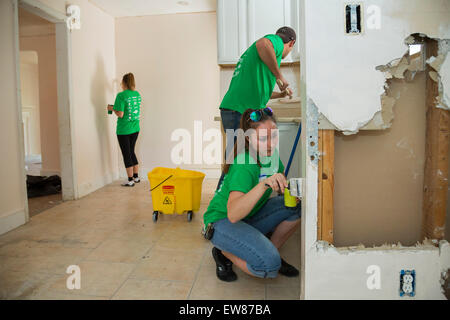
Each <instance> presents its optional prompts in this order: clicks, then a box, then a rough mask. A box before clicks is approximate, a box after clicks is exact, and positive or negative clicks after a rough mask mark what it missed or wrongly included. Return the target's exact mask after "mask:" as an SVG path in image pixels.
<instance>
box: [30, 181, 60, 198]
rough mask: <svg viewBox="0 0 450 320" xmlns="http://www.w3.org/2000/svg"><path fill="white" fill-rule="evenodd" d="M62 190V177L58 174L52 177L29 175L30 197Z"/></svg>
mask: <svg viewBox="0 0 450 320" xmlns="http://www.w3.org/2000/svg"><path fill="white" fill-rule="evenodd" d="M60 192H61V178H60V177H59V176H57V175H54V176H50V177H41V176H29V175H27V193H28V198H36V197H42V196H47V195H50V194H57V193H60Z"/></svg>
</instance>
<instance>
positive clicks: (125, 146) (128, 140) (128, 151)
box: [117, 132, 139, 168]
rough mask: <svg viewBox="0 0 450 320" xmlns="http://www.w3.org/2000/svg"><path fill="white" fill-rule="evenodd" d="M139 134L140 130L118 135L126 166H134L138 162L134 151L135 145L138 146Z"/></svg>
mask: <svg viewBox="0 0 450 320" xmlns="http://www.w3.org/2000/svg"><path fill="white" fill-rule="evenodd" d="M138 135H139V132H135V133H132V134H121V135H117V139H118V140H119V146H120V150H122V156H123V163H124V164H125V168H129V167H134V166H135V165H137V164H138V160H137V158H136V154H135V153H134V147H135V146H136V140H137V138H138Z"/></svg>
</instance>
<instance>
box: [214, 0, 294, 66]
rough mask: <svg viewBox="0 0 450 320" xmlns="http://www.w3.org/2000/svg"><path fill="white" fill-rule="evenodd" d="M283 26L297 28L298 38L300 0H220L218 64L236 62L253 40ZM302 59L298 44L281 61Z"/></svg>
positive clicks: (290, 61)
mask: <svg viewBox="0 0 450 320" xmlns="http://www.w3.org/2000/svg"><path fill="white" fill-rule="evenodd" d="M282 26H290V27H292V28H294V30H295V31H296V33H297V37H298V30H299V0H218V1H217V33H218V34H217V52H218V64H220V65H235V64H236V63H237V62H238V60H239V57H240V56H241V55H242V53H244V51H245V50H247V48H248V47H249V46H250V45H252V44H253V42H255V41H256V40H258V39H259V38H261V37H263V36H264V35H266V34H274V33H275V32H276V31H277V30H278V28H280V27H282ZM297 42H298V41H297ZM299 60H300V51H299V46H298V43H296V44H295V47H294V49H293V50H292V52H291V54H290V55H289V56H288V57H287V58H286V59H284V60H282V64H283V63H292V62H297V61H299Z"/></svg>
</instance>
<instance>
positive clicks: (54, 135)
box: [19, 9, 61, 175]
mask: <svg viewBox="0 0 450 320" xmlns="http://www.w3.org/2000/svg"><path fill="white" fill-rule="evenodd" d="M19 28H20V33H19V36H20V50H21V51H22V50H23V51H25V50H28V51H36V52H37V55H38V61H39V63H38V69H39V72H38V73H39V114H40V142H41V155H42V169H41V175H52V174H60V171H61V165H60V154H59V128H58V91H57V83H56V82H57V79H56V38H55V25H54V24H52V23H49V22H48V21H46V20H44V19H40V18H39V17H37V16H35V15H33V14H31V13H28V12H27V11H25V10H23V9H20V11H19ZM23 89H25V90H26V88H23ZM23 89H22V90H23ZM22 105H23V106H24V105H25V104H24V101H23V102H22Z"/></svg>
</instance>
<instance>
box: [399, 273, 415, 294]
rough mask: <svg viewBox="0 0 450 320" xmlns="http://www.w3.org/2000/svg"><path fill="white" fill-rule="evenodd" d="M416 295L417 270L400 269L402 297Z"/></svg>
mask: <svg viewBox="0 0 450 320" xmlns="http://www.w3.org/2000/svg"><path fill="white" fill-rule="evenodd" d="M415 295H416V271H415V270H402V271H400V297H404V296H410V297H414V296H415Z"/></svg>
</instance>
